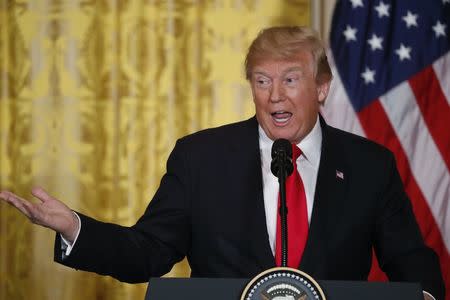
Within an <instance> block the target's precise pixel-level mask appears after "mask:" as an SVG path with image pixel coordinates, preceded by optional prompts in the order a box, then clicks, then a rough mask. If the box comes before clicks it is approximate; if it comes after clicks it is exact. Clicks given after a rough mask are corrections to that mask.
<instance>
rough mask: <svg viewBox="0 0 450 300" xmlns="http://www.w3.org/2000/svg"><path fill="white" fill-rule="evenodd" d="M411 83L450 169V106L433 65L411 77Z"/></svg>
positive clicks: (434, 138) (423, 114) (431, 132)
mask: <svg viewBox="0 0 450 300" xmlns="http://www.w3.org/2000/svg"><path fill="white" fill-rule="evenodd" d="M409 84H410V86H411V89H412V91H413V93H414V95H415V97H416V100H417V105H418V106H419V108H420V111H421V112H422V116H423V119H424V121H425V123H426V124H427V127H428V130H429V132H430V134H431V136H432V137H433V140H434V142H435V143H436V146H437V148H438V149H439V152H440V153H441V155H442V158H443V160H444V161H445V164H446V165H447V170H450V133H449V131H448V124H449V122H450V106H449V105H448V102H447V99H446V97H445V95H444V92H443V91H442V88H441V85H440V83H439V79H438V78H437V76H436V74H435V73H434V70H433V67H432V66H429V67H427V68H425V69H424V70H422V71H421V72H419V73H418V74H416V75H414V76H413V77H411V78H410V79H409Z"/></svg>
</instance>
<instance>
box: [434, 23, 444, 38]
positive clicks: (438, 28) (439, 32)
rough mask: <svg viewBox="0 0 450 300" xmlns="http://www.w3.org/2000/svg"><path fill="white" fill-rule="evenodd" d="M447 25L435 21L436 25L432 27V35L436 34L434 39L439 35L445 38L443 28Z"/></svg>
mask: <svg viewBox="0 0 450 300" xmlns="http://www.w3.org/2000/svg"><path fill="white" fill-rule="evenodd" d="M446 26H447V25H445V24H442V23H441V22H439V21H437V23H436V25H434V26H433V30H434V33H436V37H439V36H440V35H442V36H446V34H445V27H446Z"/></svg>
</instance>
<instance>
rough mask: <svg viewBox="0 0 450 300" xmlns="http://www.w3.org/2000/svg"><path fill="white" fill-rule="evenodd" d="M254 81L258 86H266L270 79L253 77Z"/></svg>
mask: <svg viewBox="0 0 450 300" xmlns="http://www.w3.org/2000/svg"><path fill="white" fill-rule="evenodd" d="M255 83H256V85H257V86H260V87H267V86H269V85H270V79H269V78H266V77H258V78H256V79H255Z"/></svg>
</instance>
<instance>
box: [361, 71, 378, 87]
mask: <svg viewBox="0 0 450 300" xmlns="http://www.w3.org/2000/svg"><path fill="white" fill-rule="evenodd" d="M361 77H362V78H363V79H364V83H365V84H369V83H375V71H374V70H371V69H369V68H368V67H366V69H365V70H364V72H362V73H361Z"/></svg>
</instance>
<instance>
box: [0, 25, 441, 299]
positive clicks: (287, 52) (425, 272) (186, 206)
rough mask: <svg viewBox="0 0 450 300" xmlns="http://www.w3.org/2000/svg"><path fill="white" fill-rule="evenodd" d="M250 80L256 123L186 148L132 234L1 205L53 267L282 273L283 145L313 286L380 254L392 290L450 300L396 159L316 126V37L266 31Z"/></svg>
mask: <svg viewBox="0 0 450 300" xmlns="http://www.w3.org/2000/svg"><path fill="white" fill-rule="evenodd" d="M246 76H247V79H248V80H249V83H250V86H251V89H252V94H253V100H254V103H255V109H256V117H253V118H251V119H249V120H246V121H242V122H239V123H235V124H229V125H225V126H222V127H218V128H214V129H207V130H204V131H200V132H198V133H195V134H192V135H189V136H186V137H184V138H181V139H180V140H178V141H177V143H176V145H175V148H174V149H173V151H172V153H171V155H170V157H169V159H168V162H167V172H166V174H165V175H164V176H163V178H162V180H161V184H160V187H159V189H158V191H157V192H156V194H155V196H154V198H153V200H152V201H151V202H150V204H149V206H148V208H147V210H146V211H145V213H144V215H143V216H142V217H141V218H140V219H139V220H138V221H137V223H136V225H134V226H132V227H123V226H119V225H115V224H107V223H102V222H99V221H97V220H94V219H92V218H89V217H88V216H85V215H83V214H81V213H73V212H72V211H71V210H70V209H69V208H68V207H66V206H65V205H64V204H63V203H62V202H60V201H58V200H56V199H54V198H52V197H51V196H49V195H48V194H47V193H45V192H44V191H43V190H42V189H39V188H38V189H34V190H33V194H34V195H35V196H36V197H37V198H39V199H41V200H42V203H40V204H32V203H30V202H27V201H25V200H23V199H21V198H19V197H17V196H16V195H14V194H12V193H11V192H7V191H4V192H2V193H1V194H0V196H1V198H4V199H5V200H6V201H8V202H9V203H11V204H13V205H14V206H16V207H17V208H18V209H19V210H21V211H22V212H23V213H24V214H25V215H27V216H28V217H29V218H30V219H31V220H32V221H33V222H35V223H37V224H41V225H44V226H47V227H50V228H52V229H54V230H55V231H57V232H58V233H59V234H57V238H56V243H55V260H56V261H57V262H60V263H62V264H64V265H67V266H70V267H73V268H77V269H82V270H87V271H93V272H96V273H99V274H105V275H111V276H113V277H115V278H117V279H119V280H122V281H127V282H145V281H147V280H148V278H149V277H151V276H160V275H163V274H164V273H166V272H168V271H169V270H170V269H171V267H172V266H173V264H174V263H176V262H178V261H180V260H181V259H183V257H185V256H187V258H188V261H189V264H190V266H191V269H192V276H198V277H252V276H254V275H256V274H257V273H259V272H261V271H263V270H265V269H268V268H271V267H274V266H275V265H276V263H275V258H274V256H275V255H276V243H277V234H276V232H277V222H278V221H277V207H278V186H277V182H276V178H275V177H274V176H273V175H272V174H271V172H270V149H271V146H272V143H273V141H274V140H276V139H279V138H283V139H287V140H289V141H290V142H291V143H293V144H294V145H297V146H298V147H299V148H300V149H301V151H302V155H301V156H300V157H299V158H298V159H297V160H296V162H297V164H296V166H297V170H298V172H299V174H300V176H301V178H302V179H303V183H302V184H303V185H304V194H305V199H306V208H307V209H306V211H305V218H307V224H308V225H307V226H308V227H309V229H308V235H307V236H308V238H307V241H306V246H305V249H304V252H303V256H302V258H301V260H300V263H299V264H298V265H296V267H299V269H301V270H303V271H305V272H307V273H309V274H310V275H311V276H313V277H314V278H316V279H330V280H331V279H334V280H366V279H367V276H368V273H369V270H370V266H371V259H372V248H374V249H375V252H376V254H377V257H378V259H379V262H380V265H381V268H382V269H383V270H384V271H385V272H386V273H387V275H388V276H389V278H390V279H391V280H394V281H418V282H421V284H422V286H423V289H424V291H427V292H429V293H431V294H432V295H434V296H435V297H436V299H443V297H444V287H443V282H442V276H441V272H440V268H439V262H438V259H437V256H436V255H435V253H434V252H433V251H432V250H431V249H429V248H427V247H426V246H425V245H424V242H423V240H422V237H421V235H420V232H419V229H418V226H417V223H416V220H415V218H414V215H413V213H412V209H411V204H410V202H409V200H408V198H407V196H406V194H405V192H404V190H403V186H402V183H401V180H400V177H399V174H398V172H397V169H396V165H395V160H394V157H393V155H392V154H391V152H389V151H388V150H387V149H385V148H383V147H382V146H379V145H377V144H375V143H373V142H370V141H368V140H366V139H364V138H361V137H358V136H355V135H352V134H349V133H346V132H343V131H340V130H338V129H335V128H332V127H330V126H328V125H327V124H326V123H325V121H324V120H323V118H321V116H320V114H319V108H320V106H321V105H322V104H323V103H324V101H325V99H326V96H327V94H328V89H329V85H330V81H331V78H332V75H331V71H330V67H329V65H328V62H327V59H326V55H325V51H324V48H323V45H322V43H321V42H320V40H319V39H318V38H317V37H316V34H315V33H314V32H313V31H312V30H310V29H308V28H304V27H278V28H269V29H266V30H264V31H262V32H261V33H260V34H259V35H258V37H257V38H256V39H255V41H253V43H252V45H251V46H250V48H249V53H248V54H247V58H246ZM297 170H296V171H297ZM288 217H290V218H295V217H296V216H295V215H292V212H291V215H289V214H288ZM297 217H298V216H297ZM425 297H430V295H429V294H428V293H426V294H425ZM430 299H432V298H430Z"/></svg>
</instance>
